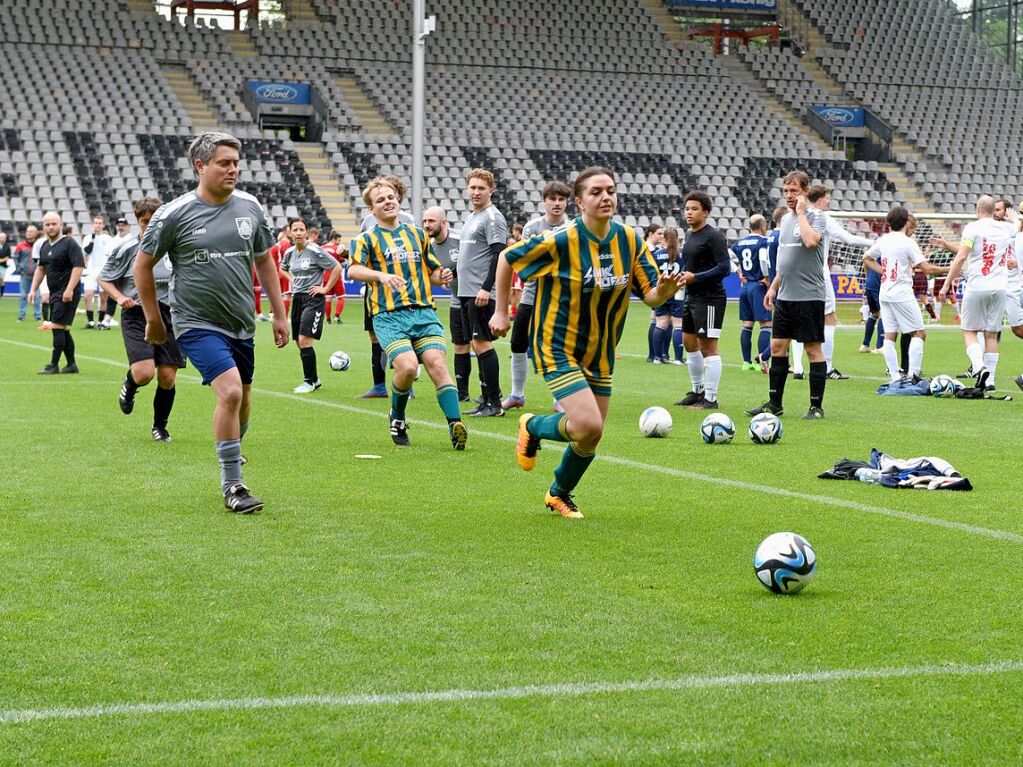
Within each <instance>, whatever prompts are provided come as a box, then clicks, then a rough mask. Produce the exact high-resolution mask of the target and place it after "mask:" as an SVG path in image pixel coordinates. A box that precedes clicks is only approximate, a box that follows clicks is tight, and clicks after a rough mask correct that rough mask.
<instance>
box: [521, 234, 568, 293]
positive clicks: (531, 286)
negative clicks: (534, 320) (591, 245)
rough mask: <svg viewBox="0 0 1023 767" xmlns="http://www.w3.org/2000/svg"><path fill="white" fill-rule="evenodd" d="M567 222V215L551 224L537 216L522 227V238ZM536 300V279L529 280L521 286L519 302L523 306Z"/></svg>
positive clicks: (526, 238)
mask: <svg viewBox="0 0 1023 767" xmlns="http://www.w3.org/2000/svg"><path fill="white" fill-rule="evenodd" d="M567 223H568V217H567V216H565V217H564V218H562V219H561V221H560V222H558V223H557V224H552V223H551V222H550V221H548V220H547V217H546V216H537V217H536V218H533V219H530V220H529V221H528V222H527V223H526V225H525V226H524V227H522V239H523V240H528V239H529V238H530V237H536V235H538V234H543V233H544V232H553V231H554V230H555V229H558V228H559V227H562V226H564V225H565V224H567ZM535 301H536V280H530V281H529V282H527V283H526V284H525V285H523V286H522V297H521V298H520V299H519V303H520V304H523V305H525V306H532V305H533V303H534V302H535Z"/></svg>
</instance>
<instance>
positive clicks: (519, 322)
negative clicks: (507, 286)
mask: <svg viewBox="0 0 1023 767" xmlns="http://www.w3.org/2000/svg"><path fill="white" fill-rule="evenodd" d="M532 317H533V305H532V304H519V308H518V309H517V310H516V312H515V322H514V323H512V331H511V350H512V353H514V354H524V353H525V352H526V351H528V350H529V321H530V320H531V319H532Z"/></svg>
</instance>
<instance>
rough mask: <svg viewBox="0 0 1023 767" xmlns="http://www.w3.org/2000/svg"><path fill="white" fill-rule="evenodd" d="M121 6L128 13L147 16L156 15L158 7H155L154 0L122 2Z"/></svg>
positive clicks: (126, 0) (125, 0)
mask: <svg viewBox="0 0 1023 767" xmlns="http://www.w3.org/2000/svg"><path fill="white" fill-rule="evenodd" d="M121 4H122V5H123V6H124V7H125V8H126V9H127V11H128V13H138V14H146V15H148V14H151V13H156V7H155V6H154V5H153V3H152V0H121Z"/></svg>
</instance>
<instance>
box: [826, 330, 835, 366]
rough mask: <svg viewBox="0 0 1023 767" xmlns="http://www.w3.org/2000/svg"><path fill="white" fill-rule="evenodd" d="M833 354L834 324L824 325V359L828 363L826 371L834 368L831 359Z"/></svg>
mask: <svg viewBox="0 0 1023 767" xmlns="http://www.w3.org/2000/svg"><path fill="white" fill-rule="evenodd" d="M834 356H835V326H834V325H825V326H824V361H825V362H826V363H828V372H829V373H830V372H831V371H832V370H834V369H835V368H834V366H833V365H832V364H831V359H832V358H833V357H834Z"/></svg>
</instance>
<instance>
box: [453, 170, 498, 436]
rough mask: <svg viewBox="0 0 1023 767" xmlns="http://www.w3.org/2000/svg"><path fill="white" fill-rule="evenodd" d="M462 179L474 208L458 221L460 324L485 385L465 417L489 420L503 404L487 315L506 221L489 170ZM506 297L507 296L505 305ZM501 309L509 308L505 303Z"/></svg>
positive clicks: (490, 312) (491, 305)
mask: <svg viewBox="0 0 1023 767" xmlns="http://www.w3.org/2000/svg"><path fill="white" fill-rule="evenodd" d="M465 183H466V191H467V193H468V195H469V202H470V203H471V205H472V212H471V213H470V214H469V215H468V216H467V217H466V219H465V221H464V222H463V223H462V233H461V238H462V239H461V244H460V250H459V252H458V302H459V306H460V308H461V311H462V324H463V326H464V327H465V330H466V332H467V333H469V334H470V335H471V336H472V350H473V351H474V352H475V353H476V362H477V364H478V365H479V370H480V381H481V382H482V387H483V402H481V403H480V406H479V407H478V408H476V409H475V410H471V411H469V415H471V416H474V417H476V418H488V417H493V416H502V415H504V409H503V408H502V407H501V364H500V361H499V360H498V357H497V352H496V351H494V344H493V336H492V335H491V332H490V318H491V317H492V316H493V315H494V311H495V308H496V307H495V302H494V298H493V296H492V295H491V291H492V290H493V289H494V279H495V274H496V272H497V261H498V258H499V256H500V255H501V251H503V250H504V249H505V248H506V247H507V245H508V224H507V222H506V221H505V219H504V215H503V214H502V213H501V211H499V210H498V209H497V206H496V205H494V204H493V202H492V197H493V195H494V174H493V173H491V172H490V171H489V170H485V169H483V168H473V169H472V170H470V171H469V173H468V175H467V176H466V179H465ZM507 299H508V297H507V296H505V304H507ZM501 308H502V310H504V311H505V312H507V308H506V306H502V307H501Z"/></svg>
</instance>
